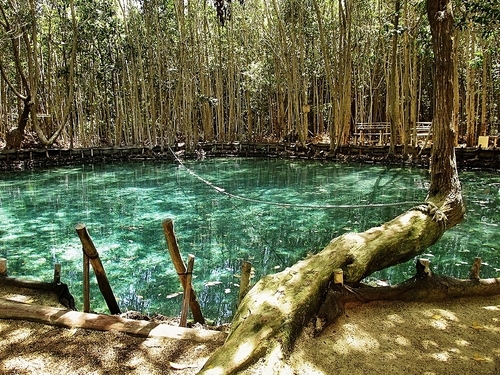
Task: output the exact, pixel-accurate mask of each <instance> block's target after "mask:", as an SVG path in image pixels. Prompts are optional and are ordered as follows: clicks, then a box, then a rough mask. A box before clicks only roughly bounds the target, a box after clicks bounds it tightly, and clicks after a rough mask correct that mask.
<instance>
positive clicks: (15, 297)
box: [3, 294, 34, 303]
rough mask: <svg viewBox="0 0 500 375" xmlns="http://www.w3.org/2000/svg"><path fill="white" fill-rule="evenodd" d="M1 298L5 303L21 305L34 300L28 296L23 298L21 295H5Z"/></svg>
mask: <svg viewBox="0 0 500 375" xmlns="http://www.w3.org/2000/svg"><path fill="white" fill-rule="evenodd" d="M3 298H5V299H6V300H7V301H12V302H21V303H33V302H34V299H33V298H31V297H30V296H25V295H21V294H7V295H5V296H4V297H3Z"/></svg>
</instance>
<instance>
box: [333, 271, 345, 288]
mask: <svg viewBox="0 0 500 375" xmlns="http://www.w3.org/2000/svg"><path fill="white" fill-rule="evenodd" d="M333 283H334V284H340V285H344V271H343V270H342V268H338V269H336V270H335V271H333Z"/></svg>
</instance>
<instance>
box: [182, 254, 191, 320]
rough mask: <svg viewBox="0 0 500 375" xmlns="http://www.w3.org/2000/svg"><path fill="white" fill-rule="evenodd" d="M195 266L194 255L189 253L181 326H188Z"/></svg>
mask: <svg viewBox="0 0 500 375" xmlns="http://www.w3.org/2000/svg"><path fill="white" fill-rule="evenodd" d="M193 268H194V255H193V254H189V255H188V265H187V271H186V287H185V288H184V300H183V301H182V310H181V322H180V323H179V326H181V327H186V326H187V317H188V312H189V300H190V299H191V288H190V286H191V279H192V276H193Z"/></svg>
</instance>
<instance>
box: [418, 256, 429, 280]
mask: <svg viewBox="0 0 500 375" xmlns="http://www.w3.org/2000/svg"><path fill="white" fill-rule="evenodd" d="M430 263H431V262H430V260H429V259H425V258H420V259H418V261H417V264H416V267H417V276H419V277H432V272H431V269H430V267H429V265H430Z"/></svg>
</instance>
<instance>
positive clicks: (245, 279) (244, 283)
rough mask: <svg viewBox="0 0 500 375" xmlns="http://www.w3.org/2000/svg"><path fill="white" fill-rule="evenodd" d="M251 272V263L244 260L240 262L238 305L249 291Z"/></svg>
mask: <svg viewBox="0 0 500 375" xmlns="http://www.w3.org/2000/svg"><path fill="white" fill-rule="evenodd" d="M251 272H252V263H250V262H248V261H246V260H244V261H243V262H241V280H240V294H239V296H238V305H239V304H240V302H241V300H242V299H243V297H245V295H246V294H247V292H248V290H249V289H250V288H249V286H250V273H251Z"/></svg>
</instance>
